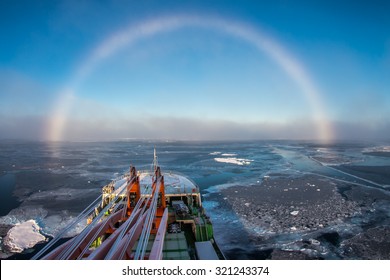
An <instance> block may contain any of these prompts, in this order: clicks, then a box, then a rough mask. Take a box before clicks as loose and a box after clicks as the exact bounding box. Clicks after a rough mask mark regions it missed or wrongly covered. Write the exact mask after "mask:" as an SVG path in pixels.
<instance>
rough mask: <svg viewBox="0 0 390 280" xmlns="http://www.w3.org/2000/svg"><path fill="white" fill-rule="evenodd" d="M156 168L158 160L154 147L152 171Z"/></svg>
mask: <svg viewBox="0 0 390 280" xmlns="http://www.w3.org/2000/svg"><path fill="white" fill-rule="evenodd" d="M157 167H158V159H157V153H156V147H154V155H153V171H156V169H157Z"/></svg>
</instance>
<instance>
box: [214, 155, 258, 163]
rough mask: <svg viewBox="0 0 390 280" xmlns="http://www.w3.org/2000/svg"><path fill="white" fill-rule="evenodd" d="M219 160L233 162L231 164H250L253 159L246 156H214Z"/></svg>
mask: <svg viewBox="0 0 390 280" xmlns="http://www.w3.org/2000/svg"><path fill="white" fill-rule="evenodd" d="M214 160H215V161H217V162H222V163H231V164H237V165H249V164H251V162H252V161H253V160H250V159H244V158H235V157H229V158H214Z"/></svg>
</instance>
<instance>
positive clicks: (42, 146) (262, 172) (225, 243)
mask: <svg viewBox="0 0 390 280" xmlns="http://www.w3.org/2000/svg"><path fill="white" fill-rule="evenodd" d="M154 147H156V149H157V153H158V159H159V164H160V166H161V167H162V170H163V171H164V170H165V171H168V170H172V171H177V172H181V173H183V174H185V175H187V176H188V177H190V178H191V179H193V180H194V181H195V182H196V183H197V184H198V186H199V187H200V189H201V192H202V194H203V201H204V206H205V208H206V210H207V212H208V214H209V215H210V217H211V219H212V221H213V224H214V230H215V236H216V239H217V241H218V243H219V245H220V247H221V248H222V250H223V251H224V253H225V255H226V256H227V257H228V258H231V259H261V258H273V259H275V258H296V259H299V258H325V259H340V258H341V259H343V258H352V259H359V258H361V259H369V258H384V259H390V234H389V232H390V193H389V191H390V149H389V143H337V144H332V145H321V144H317V143H311V142H296V141H250V142H249V141H248V142H175V141H170V142H168V141H118V142H77V143H75V142H66V143H65V142H64V143H45V142H18V141H2V142H0V238H1V239H0V246H1V252H0V254H1V256H0V257H1V258H22V259H25V258H30V257H31V256H32V255H33V254H34V253H35V252H34V250H35V251H36V249H37V248H41V247H42V246H43V244H42V240H43V239H47V238H50V237H52V236H55V235H56V234H57V233H58V232H59V231H60V230H61V229H62V228H63V227H65V226H66V225H67V224H68V223H69V222H71V221H72V219H74V217H76V216H77V215H78V214H79V213H80V212H81V211H82V210H83V209H84V208H85V207H86V206H88V205H89V204H90V203H91V202H92V201H93V200H94V199H95V198H96V197H97V196H98V195H99V193H100V191H101V187H102V186H103V185H104V184H106V183H108V182H109V181H110V180H111V179H114V178H115V177H118V176H119V175H121V174H122V173H124V172H126V171H127V170H128V168H129V166H130V164H132V165H134V166H136V167H137V169H149V168H150V165H151V162H152V159H153V148H154ZM321 213H325V214H323V215H322V214H321ZM82 226H83V225H80V226H79V229H75V232H77V230H80V229H81V228H82ZM27 236H29V237H32V238H31V240H32V241H31V242H30V243H27V244H23V246H24V247H23V248H22V249H21V248H20V247H17V246H16V245H17V244H18V242H19V243H20V241H18V238H19V239H26V238H27ZM22 237H24V238H22ZM35 243H37V245H35V246H34V244H35ZM379 243H380V244H379ZM16 247H17V249H15V248H16ZM29 247H32V248H29ZM378 248H380V249H378ZM12 251H14V252H15V253H16V254H13V252H12ZM20 251H22V253H20Z"/></svg>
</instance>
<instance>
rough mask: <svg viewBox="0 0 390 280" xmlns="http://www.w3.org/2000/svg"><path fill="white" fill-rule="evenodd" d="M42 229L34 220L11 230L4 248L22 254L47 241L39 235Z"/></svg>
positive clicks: (5, 240)
mask: <svg viewBox="0 0 390 280" xmlns="http://www.w3.org/2000/svg"><path fill="white" fill-rule="evenodd" d="M39 230H40V227H39V226H38V224H37V223H36V222H35V221H34V220H28V221H26V222H24V223H21V224H17V225H16V226H14V227H13V228H11V229H10V230H9V231H8V233H7V235H6V237H5V238H4V240H3V241H4V247H6V248H7V249H8V251H10V252H13V253H21V252H23V251H24V250H25V249H28V248H31V247H34V245H35V244H37V243H39V242H43V241H45V240H46V238H45V236H43V235H42V234H40V233H39Z"/></svg>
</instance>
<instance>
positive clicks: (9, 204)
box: [0, 173, 21, 216]
mask: <svg viewBox="0 0 390 280" xmlns="http://www.w3.org/2000/svg"><path fill="white" fill-rule="evenodd" d="M15 182H16V178H15V175H14V174H12V173H7V174H5V175H3V176H1V177H0V216H5V215H7V214H8V213H9V212H10V211H11V210H12V209H15V208H17V207H19V205H20V204H21V202H19V201H18V200H17V198H16V197H15V196H13V191H14V189H15Z"/></svg>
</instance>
